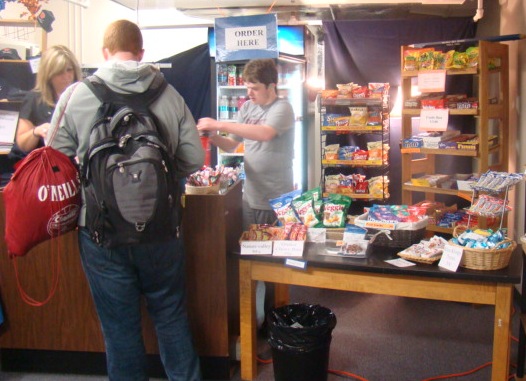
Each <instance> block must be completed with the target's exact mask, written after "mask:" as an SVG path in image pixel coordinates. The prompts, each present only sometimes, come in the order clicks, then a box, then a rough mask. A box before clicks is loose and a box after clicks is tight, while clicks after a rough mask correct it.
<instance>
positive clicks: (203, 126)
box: [197, 118, 218, 134]
mask: <svg viewBox="0 0 526 381" xmlns="http://www.w3.org/2000/svg"><path fill="white" fill-rule="evenodd" d="M197 130H198V131H199V133H201V134H202V133H205V132H208V133H210V132H212V133H217V131H218V122H217V120H215V119H214V118H201V119H199V120H198V121H197Z"/></svg>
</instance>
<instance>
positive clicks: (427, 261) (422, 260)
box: [398, 251, 442, 265]
mask: <svg viewBox="0 0 526 381" xmlns="http://www.w3.org/2000/svg"><path fill="white" fill-rule="evenodd" d="M398 256H399V257H400V258H404V259H407V260H408V261H411V262H418V263H425V264H428V265H431V264H433V263H435V262H436V261H438V260H440V258H442V255H436V256H434V257H431V258H425V257H415V256H414V255H410V254H406V253H405V252H403V251H401V252H399V253H398Z"/></svg>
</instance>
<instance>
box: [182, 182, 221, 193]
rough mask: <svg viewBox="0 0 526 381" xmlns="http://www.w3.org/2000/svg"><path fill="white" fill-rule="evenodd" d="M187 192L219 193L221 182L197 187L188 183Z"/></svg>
mask: <svg viewBox="0 0 526 381" xmlns="http://www.w3.org/2000/svg"><path fill="white" fill-rule="evenodd" d="M185 187H186V194H198V195H204V194H218V193H219V184H214V185H210V186H206V187H205V186H202V187H196V186H193V185H189V184H186V186H185Z"/></svg>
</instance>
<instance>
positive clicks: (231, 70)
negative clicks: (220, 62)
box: [227, 65, 237, 86]
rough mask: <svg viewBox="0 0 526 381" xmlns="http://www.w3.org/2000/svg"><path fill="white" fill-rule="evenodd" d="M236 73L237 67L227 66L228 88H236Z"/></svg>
mask: <svg viewBox="0 0 526 381" xmlns="http://www.w3.org/2000/svg"><path fill="white" fill-rule="evenodd" d="M236 72H237V67H236V65H228V66H227V82H228V86H236V84H237V83H236V75H237V74H236Z"/></svg>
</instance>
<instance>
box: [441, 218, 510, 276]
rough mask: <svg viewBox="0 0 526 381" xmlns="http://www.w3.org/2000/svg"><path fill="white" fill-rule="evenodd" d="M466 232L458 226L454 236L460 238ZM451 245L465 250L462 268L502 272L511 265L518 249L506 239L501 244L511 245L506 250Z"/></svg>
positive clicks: (461, 261) (463, 227)
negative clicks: (514, 251)
mask: <svg viewBox="0 0 526 381" xmlns="http://www.w3.org/2000/svg"><path fill="white" fill-rule="evenodd" d="M464 230H466V227H465V226H457V227H456V228H455V229H454V230H453V236H454V237H458V236H459V235H460V234H462V232H463V231H464ZM449 243H450V244H451V245H453V246H457V247H461V248H462V249H463V254H462V259H461V260H460V266H462V267H465V268H467V269H472V270H500V269H503V268H505V267H507V266H508V264H509V263H510V258H511V254H512V253H513V250H515V248H516V247H517V243H516V242H515V241H512V240H510V239H505V240H503V241H501V242H500V244H502V243H510V245H509V246H508V247H506V248H504V249H477V248H467V247H464V246H460V245H457V244H456V243H453V242H451V241H450V242H449Z"/></svg>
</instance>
